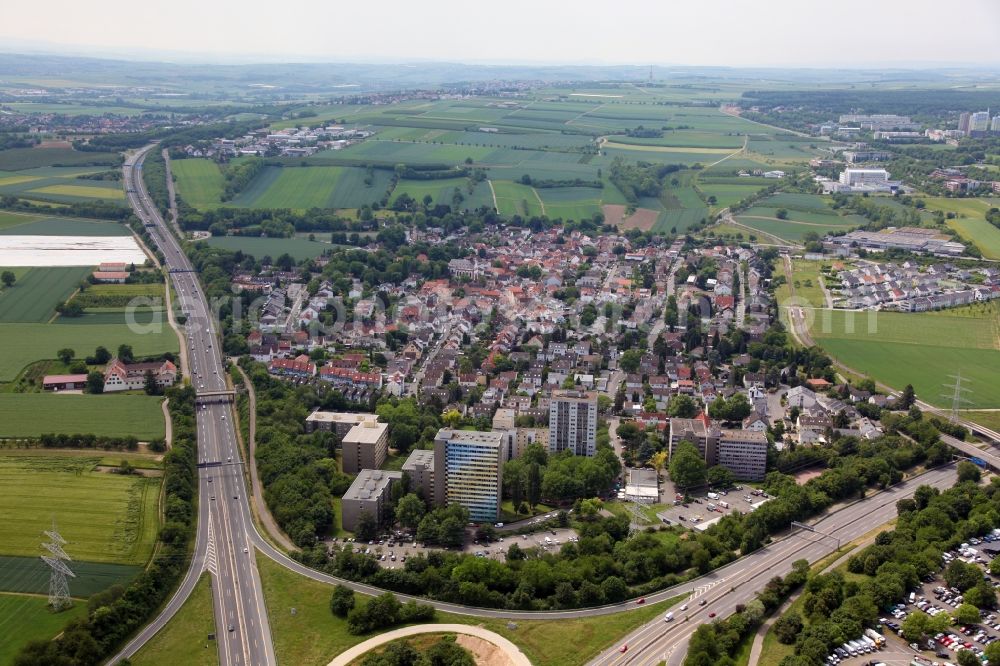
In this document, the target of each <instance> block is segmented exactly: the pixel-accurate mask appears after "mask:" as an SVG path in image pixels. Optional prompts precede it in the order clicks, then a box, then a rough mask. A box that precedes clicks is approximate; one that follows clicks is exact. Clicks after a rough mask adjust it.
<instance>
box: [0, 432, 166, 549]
mask: <svg viewBox="0 0 1000 666" xmlns="http://www.w3.org/2000/svg"><path fill="white" fill-rule="evenodd" d="M41 453H42V454H48V455H32V454H31V452H23V451H17V450H4V451H2V452H0V514H2V515H3V516H4V520H3V522H2V524H0V553H2V554H4V555H17V556H24V557H37V556H38V554H39V547H40V540H41V537H42V532H43V531H44V530H47V529H51V528H52V521H53V520H55V521H56V523H57V526H58V529H59V532H60V534H61V535H62V536H63V538H64V539H65V540H66V541H67V543H66V545H65V546H64V549H65V550H66V552H67V553H68V554H69V555H70V557H72V558H73V559H74V560H83V561H88V562H111V563H118V564H144V563H145V562H146V560H147V559H148V558H149V555H150V553H151V552H152V548H153V544H154V543H155V541H156V532H157V527H158V526H157V509H156V506H157V498H158V494H159V484H160V481H159V479H158V478H143V477H136V476H120V475H117V474H108V473H104V472H99V471H96V470H95V466H96V465H97V464H98V462H99V461H100V459H101V456H100V455H95V456H94V457H93V458H84V457H79V456H58V455H51V452H47V451H42V452H41Z"/></svg>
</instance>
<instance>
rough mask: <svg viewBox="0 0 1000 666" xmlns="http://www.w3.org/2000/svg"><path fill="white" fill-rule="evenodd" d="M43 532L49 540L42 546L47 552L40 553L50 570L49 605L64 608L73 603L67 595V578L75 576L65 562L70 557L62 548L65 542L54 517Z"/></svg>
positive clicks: (69, 559) (58, 609)
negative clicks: (49, 526)
mask: <svg viewBox="0 0 1000 666" xmlns="http://www.w3.org/2000/svg"><path fill="white" fill-rule="evenodd" d="M43 534H45V536H47V537H48V538H49V541H48V542H47V543H43V544H42V547H43V548H45V550H47V551H49V554H48V555H42V561H43V562H45V564H47V565H49V568H50V569H51V570H52V571H51V573H50V574H49V606H51V607H52V610H55V611H61V610H65V609H67V608H69V607H70V606H72V605H73V601H72V600H71V599H70V597H69V580H67V579H68V578H76V574H74V573H73V571H72V570H71V569H70V568H69V565H68V564H66V563H67V562H71V561H72V559H71V558H70V556H69V555H67V554H66V551H64V550H63V546H65V545H66V543H67V542H66V540H65V539H63V538H62V535H60V534H59V531H58V530H57V529H56V520H55V518H53V519H52V529H51V530H46V531H45V532H43Z"/></svg>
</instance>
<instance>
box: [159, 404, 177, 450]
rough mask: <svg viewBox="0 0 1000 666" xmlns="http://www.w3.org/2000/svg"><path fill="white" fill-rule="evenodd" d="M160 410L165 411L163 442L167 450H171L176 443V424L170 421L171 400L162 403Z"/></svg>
mask: <svg viewBox="0 0 1000 666" xmlns="http://www.w3.org/2000/svg"><path fill="white" fill-rule="evenodd" d="M160 408H161V409H162V410H163V424H164V428H163V441H164V442H165V443H166V445H167V450H170V447H171V444H172V443H173V441H174V422H173V421H171V420H170V398H167V399H166V400H164V401H163V402H161V403H160Z"/></svg>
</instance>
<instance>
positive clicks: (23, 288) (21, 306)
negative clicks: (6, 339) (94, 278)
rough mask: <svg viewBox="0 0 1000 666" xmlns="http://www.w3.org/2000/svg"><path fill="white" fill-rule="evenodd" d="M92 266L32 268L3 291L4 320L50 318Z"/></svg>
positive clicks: (0, 295) (0, 296)
mask: <svg viewBox="0 0 1000 666" xmlns="http://www.w3.org/2000/svg"><path fill="white" fill-rule="evenodd" d="M92 270H93V269H92V268H86V267H79V266H71V267H67V266H52V267H45V268H31V269H29V270H28V271H27V272H25V273H24V274H23V275H22V276H20V277H19V278H18V280H17V282H16V283H15V284H14V286H13V287H10V288H9V289H4V290H3V291H2V292H0V322H8V323H11V322H38V323H44V322H47V321H49V320H50V319H51V318H52V317H53V316H55V314H56V305H58V304H59V303H60V302H61V301H65V300H66V299H67V298H68V297H69V296H70V294H72V293H73V291H74V290H75V289H77V285H79V283H80V281H81V280H84V279H86V277H87V275H89V274H90V272H91V271H92Z"/></svg>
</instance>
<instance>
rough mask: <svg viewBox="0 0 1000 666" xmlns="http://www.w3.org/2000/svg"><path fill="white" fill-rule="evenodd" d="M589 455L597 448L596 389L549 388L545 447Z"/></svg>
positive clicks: (579, 454) (557, 451) (555, 451)
mask: <svg viewBox="0 0 1000 666" xmlns="http://www.w3.org/2000/svg"><path fill="white" fill-rule="evenodd" d="M567 450H568V451H572V452H573V453H575V454H576V455H578V456H592V455H594V453H595V452H596V451H597V393H596V392H595V391H575V390H562V391H553V392H552V398H551V400H550V401H549V451H550V452H552V453H559V452H560V451H567Z"/></svg>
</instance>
